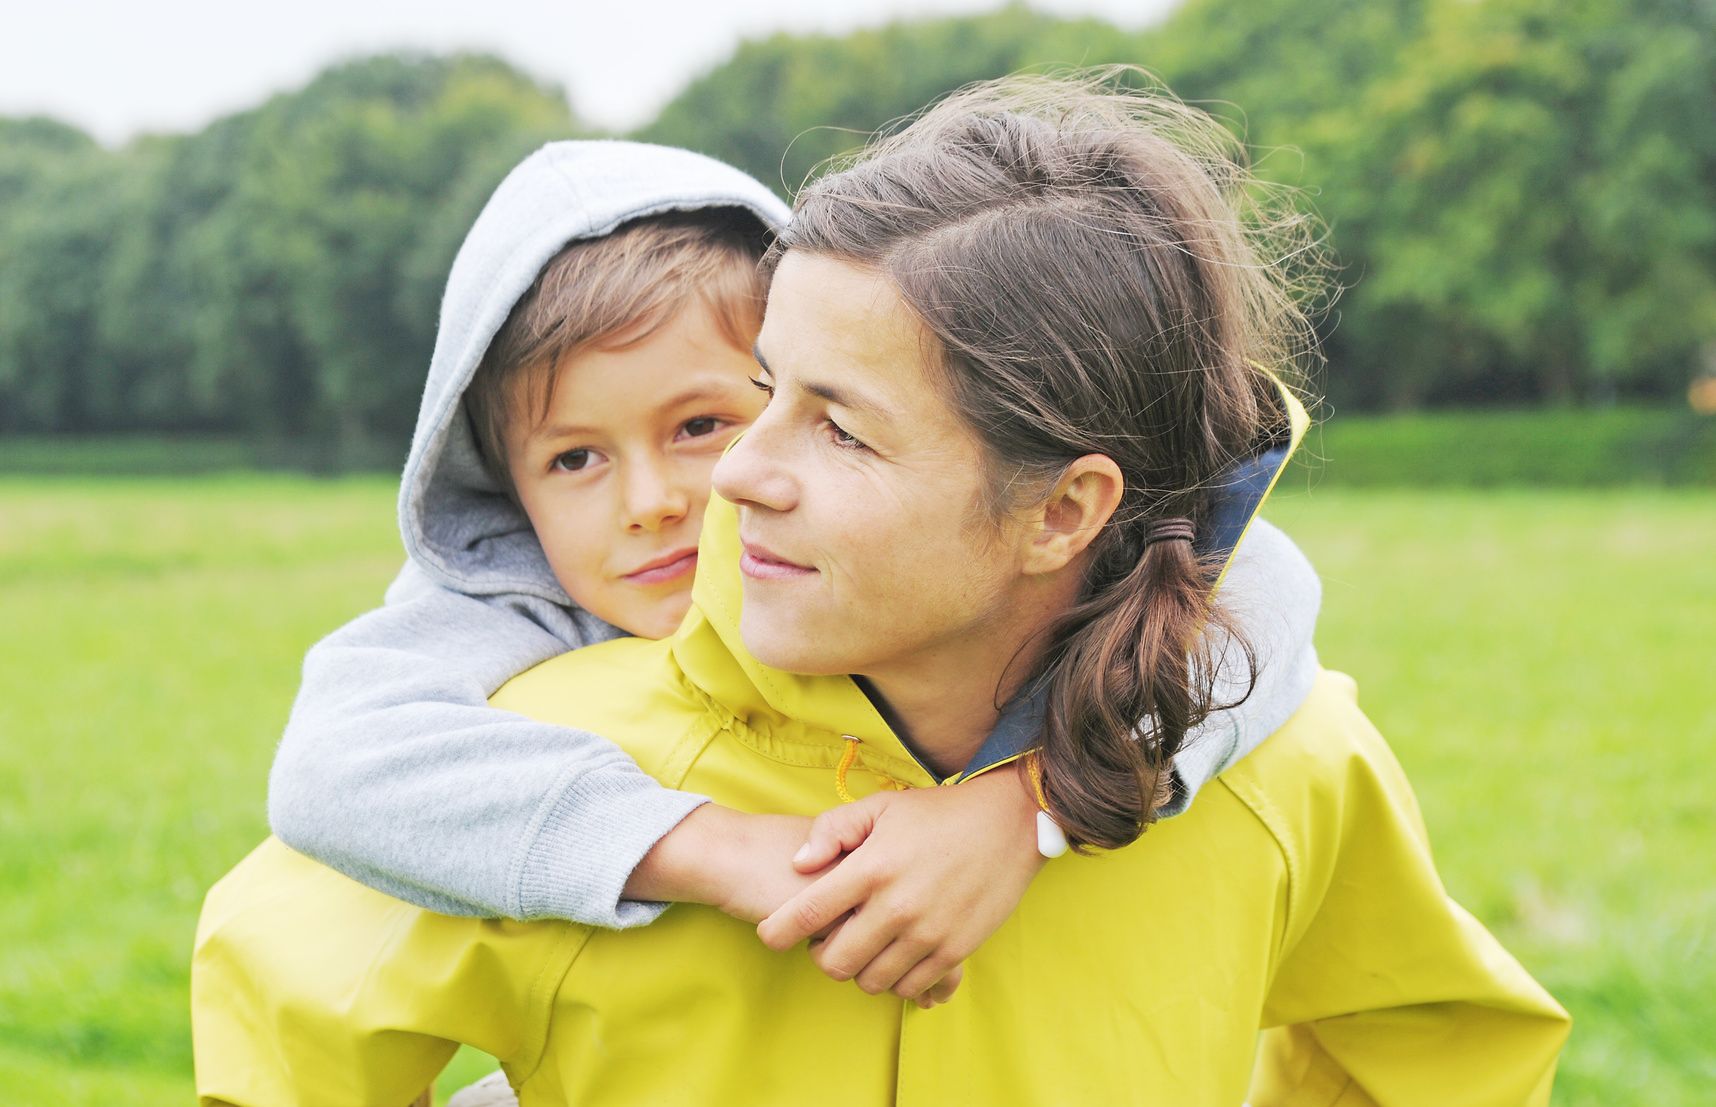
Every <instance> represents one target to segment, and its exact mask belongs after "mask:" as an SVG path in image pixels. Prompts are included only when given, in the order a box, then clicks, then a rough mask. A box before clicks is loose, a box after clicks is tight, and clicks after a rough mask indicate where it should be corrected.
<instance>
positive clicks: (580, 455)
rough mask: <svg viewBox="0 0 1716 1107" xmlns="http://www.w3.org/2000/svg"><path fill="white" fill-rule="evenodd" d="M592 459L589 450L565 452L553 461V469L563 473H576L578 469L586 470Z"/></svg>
mask: <svg viewBox="0 0 1716 1107" xmlns="http://www.w3.org/2000/svg"><path fill="white" fill-rule="evenodd" d="M592 458H593V454H592V452H591V451H590V450H567V451H566V452H565V453H563V454H561V455H559V456H558V457H556V458H555V459H554V465H553V467H554V468H556V469H559V470H560V471H561V472H563V473H576V472H577V471H578V470H580V469H584V468H588V467H589V465H590V464H591V461H592Z"/></svg>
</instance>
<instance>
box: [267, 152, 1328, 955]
mask: <svg viewBox="0 0 1716 1107" xmlns="http://www.w3.org/2000/svg"><path fill="white" fill-rule="evenodd" d="M712 207H723V208H742V209H745V210H748V211H750V212H752V213H754V214H755V215H756V216H757V217H758V218H759V219H760V220H762V221H763V222H764V223H766V224H768V225H770V226H778V225H780V224H781V223H782V222H784V221H785V220H786V219H787V217H788V211H787V209H786V207H785V206H784V205H783V204H782V203H781V202H780V201H779V200H778V199H776V198H775V196H774V195H773V194H772V193H770V192H769V190H768V189H767V188H765V187H764V186H763V185H761V184H760V183H758V182H757V181H755V180H754V179H752V178H751V177H748V176H746V175H745V174H743V173H741V172H739V171H738V170H736V169H733V168H732V167H730V166H727V165H723V164H722V163H720V162H717V161H713V160H711V159H709V158H706V157H703V156H701V155H698V154H693V153H690V152H688V151H684V150H674V149H668V148H665V147H659V146H648V145H642V144H638V143H626V142H557V143H551V144H550V145H548V146H545V147H543V148H542V149H541V150H538V151H537V152H536V153H535V154H532V155H531V156H530V157H529V158H527V159H526V160H525V161H524V162H522V163H521V164H520V165H519V166H518V167H517V168H516V169H514V170H513V171H512V173H511V174H509V175H508V176H507V178H506V180H505V181H503V182H502V183H501V185H500V187H499V188H498V189H497V190H496V192H495V194H494V196H493V197H492V198H491V199H490V200H489V202H488V205H487V206H486V207H485V208H484V209H483V212H482V214H481V215H480V216H478V218H477V222H476V224H475V225H474V226H473V227H472V228H471V232H470V234H469V235H468V236H467V237H466V239H465V242H464V245H463V246H462V247H461V248H460V250H459V254H458V257H457V259H455V261H454V262H453V271H452V273H451V275H450V276H449V277H448V280H447V292H446V295H445V297H444V298H443V300H442V304H441V320H440V329H439V333H438V334H437V336H436V341H435V353H434V357H433V359H432V361H431V362H430V366H429V378H428V383H427V384H426V386H425V387H424V392H423V404H422V408H421V410H420V411H419V413H418V418H417V429H416V433H415V435H414V437H413V439H412V443H411V452H410V454H409V456H408V458H407V461H406V463H405V472H404V476H403V478H402V480H401V485H400V493H399V526H400V533H401V535H402V537H403V538H404V542H405V550H406V554H407V561H406V564H405V567H404V568H403V569H402V570H401V571H400V574H399V576H398V578H397V579H396V580H395V581H394V582H393V584H392V585H391V586H390V587H389V588H388V590H387V594H386V597H385V600H384V603H383V606H382V607H380V608H378V609H377V610H375V611H371V612H369V613H368V614H366V615H362V616H360V617H358V618H357V619H355V620H353V621H352V622H351V623H349V624H347V625H346V626H344V627H342V628H341V629H339V630H337V631H335V632H334V633H333V634H331V635H329V636H328V637H327V638H325V639H323V640H322V641H321V642H319V643H317V644H316V645H315V646H314V647H313V648H312V649H311V650H310V652H309V654H308V656H306V657H305V659H304V680H303V685H302V687H301V688H300V689H299V692H298V699H297V702H296V703H295V704H294V705H293V709H292V715H291V718H290V720H289V721H288V723H287V726H286V733H285V737H284V738H283V739H282V741H281V743H280V749H279V753H278V754H277V756H276V758H275V762H274V769H273V773H272V775H271V777H270V780H269V797H268V801H269V802H268V808H269V820H270V822H271V823H272V825H273V829H274V833H275V834H276V835H277V836H278V837H279V838H280V839H281V840H282V841H284V842H285V843H286V844H287V845H289V846H291V847H292V848H294V849H296V850H299V851H300V852H303V853H305V854H308V855H309V856H311V857H314V858H316V859H317V860H319V861H321V862H323V863H324V864H327V865H329V866H331V867H333V868H335V869H338V870H340V871H341V872H343V873H345V874H347V875H348V876H351V877H353V878H355V879H357V880H360V881H362V882H364V883H365V884H369V885H371V886H372V887H375V888H377V889H379V890H381V891H384V892H387V893H389V894H391V895H394V896H397V897H399V898H401V899H404V900H407V901H409V902H411V903H415V904H418V905H420V906H423V907H427V908H429V909H431V910H435V911H441V912H445V913H448V914H458V915H484V916H505V917H509V918H519V919H534V918H563V919H571V920H573V921H574V922H579V923H585V924H590V925H596V926H609V927H618V926H632V925H637V924H640V923H647V922H649V921H651V920H652V919H654V918H655V917H656V915H657V914H659V912H660V910H661V909H662V905H661V904H655V903H642V902H637V901H632V900H626V899H623V898H622V892H623V889H624V887H625V883H626V880H627V879H628V878H629V877H630V875H631V872H632V870H633V869H634V868H635V867H636V866H637V864H638V862H639V861H640V860H641V859H642V858H643V856H644V854H646V853H648V852H649V850H650V848H651V847H652V846H653V845H654V844H655V843H656V841H657V840H659V839H660V838H661V836H662V835H664V834H666V833H667V832H668V831H669V830H671V829H672V828H673V827H674V826H675V825H677V824H678V822H679V821H680V820H681V819H683V818H684V817H685V816H686V815H687V814H689V813H690V812H691V811H692V810H693V809H694V808H695V807H697V806H698V805H699V804H701V803H704V802H706V800H705V798H704V797H702V796H697V795H692V794H688V793H684V792H676V791H673V790H670V789H667V788H664V787H662V786H661V785H660V784H658V783H656V781H655V780H654V779H653V778H651V777H649V776H648V775H646V774H645V773H644V772H643V771H642V770H640V769H639V768H638V767H637V765H636V764H634V763H633V762H632V760H631V758H629V757H628V756H627V755H626V754H625V753H623V752H622V751H621V750H620V749H619V748H618V747H616V746H614V745H613V744H612V743H610V742H608V741H607V740H606V739H604V738H602V737H600V736H598V735H595V734H590V733H586V732H583V731H577V730H570V729H566V728H563V727H556V726H548V725H545V724H543V723H539V722H535V721H533V720H530V719H527V718H525V717H523V716H520V715H514V714H511V713H508V712H504V711H499V710H496V709H494V708H491V707H489V706H488V704H487V700H488V697H489V695H490V694H492V693H493V692H494V691H495V689H497V688H498V687H500V686H501V685H502V684H504V683H505V682H506V681H507V680H508V679H510V678H511V677H513V676H515V675H517V674H518V673H520V672H523V671H524V670H526V669H529V668H531V667H532V666H534V665H537V664H539V663H541V662H543V661H546V660H547V659H549V658H550V657H553V656H555V655H557V654H560V653H563V652H564V651H566V650H568V649H575V648H577V647H579V646H583V645H588V644H590V643H592V642H598V641H603V640H606V639H608V638H611V637H614V636H615V635H617V634H618V633H619V632H618V631H617V630H616V629H615V628H613V627H611V626H609V625H608V624H606V623H604V622H602V621H601V620H599V619H597V618H595V617H594V616H592V615H590V614H588V613H587V612H584V611H582V610H579V609H578V608H576V607H574V606H573V605H572V604H571V601H570V600H569V599H568V598H567V596H566V593H565V591H564V590H562V589H561V587H560V585H559V584H558V583H557V582H556V581H555V579H554V575H553V573H552V572H551V571H550V569H549V566H548V563H547V560H546V559H545V557H544V556H543V552H542V548H541V546H540V545H539V544H538V542H537V541H536V537H535V534H534V533H533V532H532V530H531V528H530V524H529V522H528V521H527V520H526V518H525V516H524V513H523V512H522V511H521V510H520V509H519V508H518V507H517V506H516V505H515V504H514V503H513V501H512V500H511V499H510V498H509V497H508V496H507V495H506V494H505V493H504V492H503V491H502V490H501V489H500V487H498V486H497V485H496V484H495V482H494V481H493V480H492V479H491V478H490V477H489V475H488V474H487V472H486V471H485V469H484V467H483V465H482V463H481V460H480V457H479V455H478V453H477V448H476V444H475V439H474V437H473V435H472V433H471V428H470V425H469V421H468V419H467V418H466V417H465V414H464V407H463V405H462V403H461V398H462V396H463V394H464V391H465V388H466V386H467V385H468V384H469V383H470V380H471V376H472V374H473V373H474V372H475V371H476V368H477V365H478V363H479V362H480V361H481V360H482V356H483V353H484V351H485V350H486V349H487V347H488V344H489V343H490V341H491V340H492V339H493V338H494V335H495V332H496V331H497V330H498V329H499V328H500V326H501V325H502V323H504V322H505V320H506V317H507V315H508V313H509V312H510V311H511V309H512V306H513V304H514V303H516V302H517V300H518V299H519V297H520V296H522V295H523V294H524V292H525V291H526V290H527V289H528V288H529V287H530V285H531V283H532V282H533V281H534V280H535V279H536V276H537V274H538V273H539V272H540V271H541V270H542V268H543V267H544V266H545V265H546V264H547V263H548V261H549V260H550V259H551V258H553V257H554V255H555V254H557V253H559V252H560V250H561V249H562V248H564V247H565V246H566V245H567V244H568V243H569V242H572V241H575V240H578V239H582V238H594V237H598V236H601V235H604V234H607V233H609V232H611V231H612V230H613V229H614V228H616V227H617V226H619V225H620V224H621V223H624V222H627V221H629V220H632V219H636V218H639V217H642V216H646V215H652V214H656V213H660V212H665V211H676V210H692V209H699V208H712ZM1222 595H1223V599H1224V602H1227V603H1229V604H1231V605H1233V606H1234V607H1235V608H1236V610H1238V611H1239V612H1240V614H1241V623H1242V626H1243V627H1244V628H1245V631H1246V634H1247V636H1248V637H1249V639H1250V640H1251V642H1252V643H1253V645H1254V647H1255V648H1256V652H1257V656H1258V658H1259V661H1260V663H1261V672H1260V674H1259V678H1258V683H1257V686H1256V688H1255V690H1254V691H1253V693H1252V695H1251V696H1250V698H1248V699H1247V700H1246V701H1245V703H1244V704H1243V705H1241V706H1240V707H1238V708H1234V709H1230V710H1226V711H1221V712H1218V713H1215V714H1213V715H1212V716H1211V717H1210V718H1209V719H1208V720H1207V721H1206V722H1205V723H1204V724H1203V725H1202V726H1201V727H1200V728H1199V729H1198V730H1197V731H1195V732H1193V734H1191V735H1189V736H1188V740H1187V743H1186V745H1185V748H1184V749H1183V750H1182V752H1181V754H1180V756H1179V757H1178V758H1177V759H1176V762H1175V769H1176V773H1177V777H1178V782H1179V785H1180V789H1179V799H1178V800H1177V801H1176V806H1175V810H1174V812H1170V813H1177V811H1178V810H1183V809H1184V807H1185V805H1186V803H1188V802H1189V801H1190V799H1191V797H1192V796H1193V795H1194V794H1195V793H1196V792H1197V790H1198V788H1199V787H1200V786H1201V785H1202V784H1203V783H1204V782H1205V781H1206V780H1208V779H1209V778H1210V777H1212V776H1214V775H1215V774H1216V773H1218V772H1220V771H1221V770H1222V769H1224V768H1226V767H1227V766H1228V765H1230V764H1232V763H1233V762H1234V761H1236V760H1238V759H1239V758H1240V757H1242V756H1244V754H1246V753H1248V752H1249V751H1250V750H1251V749H1253V748H1254V747H1255V746H1256V745H1257V744H1258V743H1259V742H1260V741H1262V740H1263V738H1264V737H1266V736H1267V735H1268V734H1270V733H1271V732H1272V731H1274V730H1275V729H1276V728H1278V727H1279V726H1280V725H1281V724H1282V723H1283V722H1284V721H1285V720H1286V719H1287V717H1288V716H1289V715H1291V714H1292V713H1293V712H1294V711H1295V710H1296V709H1297V708H1298V706H1299V704H1300V702H1301V701H1302V700H1303V699H1304V697H1305V695H1306V694H1307V692H1308V691H1309V689H1310V686H1311V681H1312V678H1313V677H1314V675H1315V673H1316V669H1317V661H1316V654H1315V652H1314V650H1313V649H1312V646H1311V635H1312V630H1313V628H1314V626H1315V623H1316V616H1317V607H1318V604H1319V601H1320V587H1319V584H1318V581H1317V577H1316V574H1315V573H1314V572H1313V571H1312V569H1311V566H1310V565H1309V563H1308V562H1306V560H1305V558H1304V556H1303V555H1302V554H1300V552H1299V551H1298V549H1297V547H1295V546H1294V545H1293V543H1292V542H1291V541H1290V540H1289V539H1288V538H1287V537H1286V536H1285V535H1283V534H1282V533H1281V532H1280V531H1278V530H1276V529H1275V528H1273V527H1271V526H1269V525H1268V524H1267V523H1264V522H1262V521H1261V520H1260V521H1259V522H1258V523H1257V524H1256V525H1254V526H1253V527H1252V528H1251V530H1250V532H1249V534H1248V535H1247V536H1246V540H1245V542H1244V543H1243V544H1242V545H1241V546H1240V549H1239V551H1238V553H1237V554H1236V555H1235V559H1234V563H1233V567H1232V569H1231V570H1230V571H1229V573H1228V576H1227V580H1226V583H1225V584H1224V585H1223V592H1222ZM1237 660H1238V659H1237V657H1236V661H1237ZM1236 667H1237V666H1236ZM1225 675H1227V676H1228V677H1230V682H1231V679H1237V678H1235V677H1234V676H1233V674H1231V673H1229V674H1225ZM1238 675H1239V677H1243V675H1244V674H1243V673H1242V672H1241V673H1239V674H1238Z"/></svg>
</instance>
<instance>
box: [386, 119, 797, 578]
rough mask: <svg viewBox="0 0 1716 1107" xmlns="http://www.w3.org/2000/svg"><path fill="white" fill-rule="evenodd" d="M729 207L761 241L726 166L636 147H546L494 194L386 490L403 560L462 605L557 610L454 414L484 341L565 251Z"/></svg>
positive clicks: (514, 513)
mask: <svg viewBox="0 0 1716 1107" xmlns="http://www.w3.org/2000/svg"><path fill="white" fill-rule="evenodd" d="M706 208H737V209H740V210H743V211H747V212H750V213H751V214H752V215H754V216H756V218H757V220H758V221H759V222H760V223H761V224H762V225H763V226H764V227H766V228H770V229H774V228H778V227H780V226H781V225H782V224H784V223H785V222H786V220H787V217H788V216H789V214H790V212H789V211H788V209H787V206H786V205H785V204H784V203H782V202H781V201H780V199H779V198H777V197H776V196H775V195H774V193H772V192H770V191H769V190H768V189H767V188H765V187H764V186H763V185H762V183H761V182H759V181H757V180H755V179H754V178H752V177H750V176H747V175H746V174H744V173H742V172H740V171H739V170H737V169H734V168H733V167H732V166H729V165H725V164H723V163H721V162H718V161H715V160H714V159H712V158H707V157H704V156H703V155H701V154H695V153H692V152H691V151H689V150H679V149H674V148H671V147H666V146H653V145H649V144H646V143H639V142H617V141H594V142H552V143H549V144H548V145H546V146H544V147H542V148H541V149H540V150H538V151H536V153H534V154H532V155H531V156H530V157H529V158H527V159H525V160H524V161H523V162H521V163H520V164H519V165H518V167H517V168H515V169H514V170H513V171H512V172H511V173H509V174H508V175H507V177H506V179H505V180H504V181H502V182H501V184H500V187H499V188H497V189H496V190H495V193H494V195H493V196H492V197H491V198H490V199H489V202H488V204H487V205H486V206H485V207H484V208H483V211H482V214H481V215H479V216H478V217H477V221H476V223H475V224H474V225H473V226H472V227H471V231H470V233H469V234H468V235H466V236H465V241H464V245H463V246H461V247H460V248H459V253H458V257H457V258H456V259H455V260H454V262H453V269H452V273H451V274H450V275H449V276H448V278H447V291H446V294H445V296H444V297H443V298H442V301H441V322H440V327H439V330H438V332H437V334H436V336H435V353H434V356H433V358H432V360H431V361H430V364H429V378H428V382H427V383H426V385H425V386H424V389H423V404H422V407H421V408H420V409H419V411H418V414H417V429H416V431H415V432H414V434H413V436H412V440H411V451H410V453H409V455H408V456H407V458H406V462H405V472H404V476H403V478H402V480H401V481H400V489H399V530H400V534H401V536H402V537H403V538H404V540H405V549H406V552H407V554H408V555H409V556H410V558H411V560H412V561H413V562H414V563H415V564H416V565H417V566H418V567H419V568H420V569H422V570H423V571H424V572H426V573H427V574H428V576H429V577H430V579H432V580H434V581H435V582H436V583H438V584H440V585H442V586H444V587H446V588H450V589H452V590H454V591H456V592H462V593H465V594H467V595H495V594H500V593H522V594H524V595H528V596H535V597H538V598H540V599H545V600H548V601H549V602H551V603H558V604H569V603H570V600H569V599H568V597H567V595H566V592H565V590H564V589H562V588H561V587H560V585H559V583H558V582H557V581H556V580H555V579H554V574H553V572H552V571H551V570H550V569H549V566H548V561H547V559H546V558H545V557H544V556H543V552H542V546H541V543H539V542H538V541H537V539H536V535H535V532H534V531H533V530H532V529H531V527H530V522H529V520H528V519H526V518H525V515H524V512H523V511H522V510H521V509H520V508H519V507H518V505H517V504H515V503H514V502H513V501H512V499H511V498H510V497H508V496H507V495H506V493H505V491H504V490H503V489H501V488H500V487H499V485H498V484H497V483H496V482H495V481H494V479H493V478H492V477H490V476H489V474H488V472H487V471H486V469H485V468H484V466H483V463H482V458H481V455H480V454H479V453H478V450H477V445H476V438H475V436H474V435H473V434H472V431H471V427H470V422H469V420H468V419H467V418H466V417H465V414H464V405H463V404H462V403H461V402H460V401H461V399H462V398H463V396H464V393H465V389H466V388H467V387H468V386H469V385H470V383H471V377H472V375H473V374H474V373H475V372H476V370H477V366H478V364H480V363H481V361H482V359H483V354H484V353H485V352H486V351H487V350H488V347H489V343H490V342H492V341H493V340H494V336H495V333H496V332H497V331H498V330H499V329H500V328H501V325H502V324H503V323H505V322H506V319H507V315H508V314H509V313H510V312H511V311H512V308H513V305H514V304H516V303H517V302H518V300H519V298H520V297H521V296H523V295H524V293H525V292H526V291H528V290H529V288H530V286H531V284H532V283H533V282H534V281H535V280H536V277H537V275H538V274H539V273H541V271H542V269H543V267H544V266H546V265H547V264H548V262H549V261H550V260H552V259H553V257H554V256H555V255H556V254H558V253H559V252H560V251H561V250H562V249H564V248H565V247H566V246H567V245H568V244H569V243H571V242H574V241H577V240H579V239H586V238H598V237H600V236H602V235H605V234H608V233H610V232H612V231H613V230H615V229H616V228H617V227H619V226H620V225H621V224H622V223H627V222H630V221H631V220H634V219H638V218H641V217H644V216H649V215H659V214H662V213H664V212H671V211H697V210H702V209H706Z"/></svg>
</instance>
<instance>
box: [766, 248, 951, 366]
mask: <svg viewBox="0 0 1716 1107" xmlns="http://www.w3.org/2000/svg"><path fill="white" fill-rule="evenodd" d="M923 337H924V328H923V324H922V323H920V322H919V321H918V319H917V317H916V316H915V315H913V314H912V312H911V309H909V308H908V307H906V304H905V301H903V300H902V299H901V298H900V294H899V292H898V290H896V289H895V288H894V285H893V282H892V281H890V280H889V279H888V278H887V277H886V276H885V275H883V274H882V273H879V272H877V271H876V270H874V269H868V268H865V267H862V266H858V265H854V264H852V263H850V262H846V261H841V260H839V259H836V258H829V257H821V256H818V255H815V254H805V253H802V252H800V251H791V252H789V253H788V254H787V255H786V257H785V258H784V259H782V261H781V264H780V268H779V269H778V270H776V272H775V279H774V284H773V286H772V287H771V288H770V291H769V303H768V309H767V311H766V312H765V313H764V315H763V329H762V335H761V337H760V338H759V340H758V347H759V349H760V350H761V351H762V353H763V355H764V356H765V357H766V358H767V359H768V364H769V366H770V368H771V369H776V370H779V371H784V372H786V373H788V374H791V373H794V372H804V371H808V370H811V369H813V368H815V367H816V366H817V365H818V364H819V363H822V364H826V365H827V366H828V368H830V369H833V368H834V367H835V366H844V367H846V368H848V369H851V370H865V369H874V370H878V371H883V374H882V375H883V376H888V375H891V374H889V373H888V372H886V371H888V370H897V369H898V368H899V367H901V365H902V364H904V365H907V366H910V367H913V368H921V363H922V361H923V355H924V343H923Z"/></svg>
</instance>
